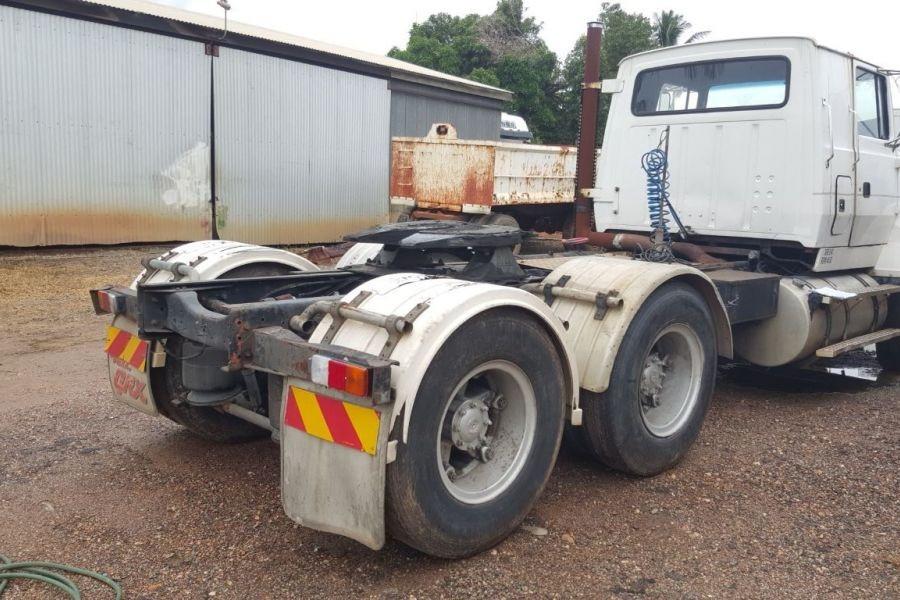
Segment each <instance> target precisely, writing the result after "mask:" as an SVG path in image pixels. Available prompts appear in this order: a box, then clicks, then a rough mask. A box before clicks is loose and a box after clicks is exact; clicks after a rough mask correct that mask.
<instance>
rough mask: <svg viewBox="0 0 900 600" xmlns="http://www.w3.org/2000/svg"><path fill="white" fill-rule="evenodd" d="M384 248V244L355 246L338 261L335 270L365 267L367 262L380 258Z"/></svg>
mask: <svg viewBox="0 0 900 600" xmlns="http://www.w3.org/2000/svg"><path fill="white" fill-rule="evenodd" d="M383 247H384V244H367V243H365V242H360V243H357V244H353V246H351V247H350V249H349V250H347V252H346V253H345V254H344V255H343V256H342V257H341V259H340V260H339V261H337V264H336V265H334V268H335V269H343V268H344V267H349V266H352V265H364V264H366V261H368V260H370V259H372V258H375V257H376V256H378V253H379V252H381V249H382V248H383Z"/></svg>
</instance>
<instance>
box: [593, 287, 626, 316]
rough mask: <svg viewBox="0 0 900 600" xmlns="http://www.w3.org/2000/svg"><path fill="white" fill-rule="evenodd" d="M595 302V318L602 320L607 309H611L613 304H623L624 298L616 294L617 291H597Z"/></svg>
mask: <svg viewBox="0 0 900 600" xmlns="http://www.w3.org/2000/svg"><path fill="white" fill-rule="evenodd" d="M594 304H595V305H596V306H597V311H596V312H595V313H594V318H595V319H596V320H598V321H602V320H603V317H605V316H606V311H607V310H609V308H610V307H611V306H621V305H622V299H621V298H619V297H618V296H616V295H615V292H610V293H609V294H604V293H603V292H597V297H596V298H595V299H594Z"/></svg>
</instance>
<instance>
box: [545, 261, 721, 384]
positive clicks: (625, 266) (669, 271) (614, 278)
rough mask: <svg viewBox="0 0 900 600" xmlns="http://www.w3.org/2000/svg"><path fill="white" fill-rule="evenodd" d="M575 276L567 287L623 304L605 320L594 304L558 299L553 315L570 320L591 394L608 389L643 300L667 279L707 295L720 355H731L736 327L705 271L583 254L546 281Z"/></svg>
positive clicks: (570, 340)
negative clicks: (609, 296)
mask: <svg viewBox="0 0 900 600" xmlns="http://www.w3.org/2000/svg"><path fill="white" fill-rule="evenodd" d="M564 276H568V277H569V278H570V279H569V281H568V282H566V284H565V287H566V288H568V289H575V290H584V291H588V292H590V293H591V294H594V293H596V292H603V293H609V292H612V291H615V292H616V295H618V296H619V297H620V298H622V306H621V307H618V308H610V309H608V310H607V311H606V315H605V316H604V317H603V319H602V320H597V319H595V318H594V317H595V313H596V307H595V306H594V304H593V303H589V302H584V301H580V300H572V299H569V298H555V299H554V301H553V305H552V310H553V313H554V314H555V315H556V316H557V318H559V319H560V320H561V321H562V322H563V323H565V324H566V327H567V328H566V339H567V342H568V344H569V346H570V347H571V348H573V349H574V352H575V357H576V360H577V363H578V373H579V374H580V376H581V379H580V386H581V387H582V388H584V389H586V390H590V391H592V392H603V391H605V390H606V389H607V387H609V378H610V375H611V373H612V368H613V364H614V363H615V360H616V355H617V354H618V351H619V346H620V345H621V344H622V339H623V338H624V337H625V334H626V332H627V331H628V326H629V325H630V324H631V321H632V320H633V319H634V317H635V315H636V314H637V312H638V310H640V308H641V306H642V305H643V304H644V301H645V300H647V298H648V297H649V296H650V294H652V293H653V292H654V291H655V290H656V289H657V288H658V287H659V286H661V285H662V284H664V283H666V282H667V281H672V280H675V279H677V280H680V281H684V282H685V283H688V284H690V285H691V286H693V287H694V288H695V289H697V291H699V292H700V293H701V294H702V295H703V297H704V298H705V300H706V302H707V304H708V305H709V307H710V310H711V312H712V315H713V319H714V320H715V326H716V347H717V349H718V353H719V355H720V356H724V357H727V358H731V357H732V339H731V327H730V325H729V323H728V315H727V313H726V312H725V306H724V304H723V303H722V298H721V297H720V296H719V292H718V290H716V286H715V284H713V282H712V280H710V279H709V277H707V276H706V275H705V274H704V273H703V272H701V271H699V270H697V269H694V268H693V267H689V266H687V265H682V264H658V263H648V262H643V261H636V260H633V259H630V258H620V257H605V256H583V257H578V258H573V259H572V260H570V261H567V262H565V263H564V264H562V265H561V266H559V267H558V268H556V269H555V270H554V271H553V272H552V273H550V275H548V276H547V277H546V278H544V283H545V284H556V283H557V282H558V281H559V280H560V278H562V277H564Z"/></svg>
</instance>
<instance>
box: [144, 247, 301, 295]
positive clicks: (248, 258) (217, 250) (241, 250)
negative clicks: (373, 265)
mask: <svg viewBox="0 0 900 600" xmlns="http://www.w3.org/2000/svg"><path fill="white" fill-rule="evenodd" d="M159 258H160V259H162V260H166V261H169V262H176V263H184V264H187V265H191V266H193V267H194V269H196V271H197V274H198V275H199V278H200V280H201V281H209V280H212V279H216V278H218V277H219V276H220V275H222V274H223V273H226V272H228V271H231V270H232V269H236V268H238V267H242V266H244V265H248V264H252V263H276V264H280V265H285V266H288V267H292V268H294V269H297V270H298V271H318V270H319V267H317V266H316V265H314V264H313V263H311V262H310V261H308V260H306V259H305V258H303V257H302V256H298V255H296V254H294V253H293V252H288V251H287V250H280V249H278V248H269V247H267V246H257V245H255V244H244V243H242V242H230V241H227V240H203V241H200V242H191V243H189V244H183V245H181V246H178V247H176V248H173V249H172V250H170V251H169V252H166V253H165V254H163V255H162V256H160V257H159ZM176 280H177V279H176V276H175V275H174V274H173V273H170V272H169V271H163V270H155V271H153V272H152V273H150V274H149V275H148V274H147V272H146V269H145V270H143V271H141V272H140V274H139V275H138V276H137V277H136V278H135V280H134V281H133V282H132V284H131V287H132V288H136V287H137V284H138V282H143V283H169V282H171V281H176Z"/></svg>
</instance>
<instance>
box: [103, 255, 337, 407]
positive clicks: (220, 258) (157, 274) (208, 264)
mask: <svg viewBox="0 0 900 600" xmlns="http://www.w3.org/2000/svg"><path fill="white" fill-rule="evenodd" d="M159 258H160V259H162V260H167V261H170V262H178V263H184V264H188V265H193V266H194V268H195V269H196V270H197V274H198V275H199V278H200V280H203V281H208V280H212V279H216V278H217V277H219V276H220V275H222V274H223V273H226V272H228V271H230V270H232V269H235V268H237V267H241V266H243V265H247V264H251V263H277V264H282V265H287V266H289V267H293V268H295V269H297V270H298V271H318V270H319V268H318V267H317V266H316V265H314V264H313V263H311V262H310V261H308V260H306V259H305V258H303V257H302V256H297V255H296V254H294V253H293V252H288V251H287V250H279V249H277V248H267V247H265V246H256V245H252V244H243V243H241V242H229V241H225V240H204V241H200V242H191V243H189V244H182V245H181V246H178V247H176V248H173V249H172V250H170V251H169V252H166V253H165V254H163V255H162V256H160V257H159ZM201 258H202V260H201ZM175 279H176V275H175V274H173V273H171V272H169V271H163V270H154V271H153V272H151V273H149V274H148V273H147V272H146V269H144V270H142V271H141V272H140V273H139V274H138V276H137V277H136V278H135V280H134V281H132V282H131V288H132V289H137V285H138V283H139V282H144V283H169V282H171V281H174V280H175ZM113 324H114V325H115V326H116V327H119V328H120V329H126V330H128V331H129V332H131V333H134V334H136V333H137V324H136V323H134V322H133V321H130V320H128V319H125V318H124V317H121V318H120V317H116V319H115V320H114V321H113ZM155 343H156V344H159V342H155ZM148 360H149V359H148ZM108 362H109V368H110V373H111V377H112V376H113V375H114V374H115V373H114V369H115V368H116V362H115V361H114V360H113V359H112V358H110V359H109V361H108ZM149 372H150V369H149V368H148V369H147V373H149ZM145 383H146V384H147V385H146V389H145V391H144V392H143V395H144V397H143V398H142V401H143V400H146V401H145V402H144V404H146V405H147V406H148V407H149V408H148V409H147V410H144V409H143V408H141V407H140V406H135V408H138V410H144V412H147V413H149V414H157V411H156V400H155V398H154V397H153V389H152V386H151V385H149V384H150V380H149V377H147V379H146V381H145ZM113 389H114V391H115V386H114V387H113Z"/></svg>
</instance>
